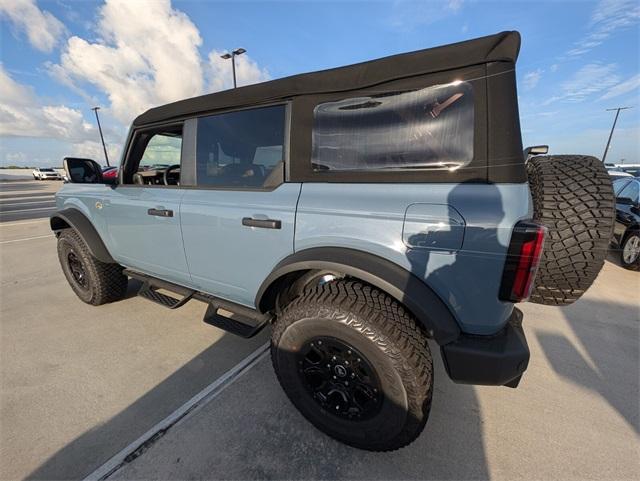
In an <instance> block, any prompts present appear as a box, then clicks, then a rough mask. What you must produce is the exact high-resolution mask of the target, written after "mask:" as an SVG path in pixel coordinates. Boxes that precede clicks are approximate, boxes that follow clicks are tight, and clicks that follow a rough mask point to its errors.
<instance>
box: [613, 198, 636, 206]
mask: <svg viewBox="0 0 640 481" xmlns="http://www.w3.org/2000/svg"><path fill="white" fill-rule="evenodd" d="M616 204H622V205H634V204H635V202H634V201H633V199H630V198H629V197H617V198H616Z"/></svg>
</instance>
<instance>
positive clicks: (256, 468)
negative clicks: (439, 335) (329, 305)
mask: <svg viewBox="0 0 640 481" xmlns="http://www.w3.org/2000/svg"><path fill="white" fill-rule="evenodd" d="M436 352H437V351H436ZM434 361H435V363H434V364H435V366H434V367H435V379H436V384H435V386H436V388H435V392H434V397H433V408H432V410H431V417H430V419H429V422H428V423H427V426H426V428H425V430H424V432H423V433H422V435H421V436H420V437H418V439H417V440H416V441H414V442H413V443H412V444H410V445H409V446H407V447H405V448H402V449H400V450H397V451H393V452H382V453H381V452H368V451H363V450H359V449H355V448H351V447H349V446H346V445H344V444H342V443H340V442H338V441H335V440H334V439H332V438H330V437H329V436H327V435H325V434H323V433H322V432H320V431H318V430H317V429H315V428H314V427H313V426H312V425H311V424H310V423H308V422H307V421H306V420H305V419H304V418H303V417H302V415H301V414H300V413H299V412H298V411H297V410H296V409H295V408H294V407H293V405H292V404H291V403H290V402H289V400H288V399H287V397H286V395H285V394H284V392H283V391H282V390H281V389H280V386H279V385H278V381H277V379H276V376H275V374H274V372H273V368H272V366H271V363H270V362H269V360H267V359H263V360H262V361H261V362H260V363H259V364H258V365H257V366H256V367H254V368H253V369H252V370H251V371H250V372H248V373H247V374H245V375H244V376H243V377H241V378H240V379H239V380H238V381H236V383H234V384H233V385H232V386H230V387H229V388H228V389H226V390H225V391H224V392H223V393H222V394H221V395H220V396H219V397H218V398H216V399H215V400H213V401H212V402H211V403H209V404H208V405H206V406H204V407H203V409H202V410H201V411H199V412H197V413H196V414H194V415H193V416H191V417H189V418H187V419H186V420H184V421H183V422H182V423H181V424H180V425H178V426H175V428H173V429H172V430H171V431H169V433H168V434H167V435H165V436H164V437H163V438H162V439H160V440H159V441H158V442H157V443H156V444H155V445H154V446H153V447H152V448H151V449H150V450H148V451H147V452H145V453H144V454H143V455H142V456H140V457H139V458H137V459H136V460H134V461H133V462H132V463H130V464H128V465H126V466H124V467H123V468H122V469H121V470H120V471H118V472H116V473H114V475H113V476H112V477H111V478H110V479H113V480H116V479H242V480H260V479H309V480H312V479H313V480H315V479H326V480H329V479H331V480H334V479H380V480H382V479H384V480H388V479H404V480H408V479H456V480H462V479H488V478H489V477H490V476H489V472H488V467H487V459H486V455H485V450H484V446H485V443H484V442H483V427H482V421H481V417H480V407H479V403H478V399H477V397H476V391H475V388H473V387H472V386H463V385H456V384H454V383H452V382H451V381H450V380H449V379H448V378H447V375H446V373H445V371H444V368H443V366H442V362H441V361H440V358H439V356H437V358H436V359H434Z"/></svg>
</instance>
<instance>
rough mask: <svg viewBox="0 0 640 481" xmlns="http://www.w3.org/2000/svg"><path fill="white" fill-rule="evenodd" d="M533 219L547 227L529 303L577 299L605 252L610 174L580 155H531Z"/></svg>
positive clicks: (609, 222)
mask: <svg viewBox="0 0 640 481" xmlns="http://www.w3.org/2000/svg"><path fill="white" fill-rule="evenodd" d="M527 175H528V178H529V186H530V188H531V194H532V197H533V209H534V219H535V220H536V221H538V222H541V223H542V224H543V225H545V226H546V227H547V229H548V234H547V237H546V239H545V243H544V250H543V253H542V257H541V260H540V266H539V269H538V273H537V275H536V279H535V283H534V287H533V290H532V293H531V297H530V299H529V300H530V301H531V302H534V303H536V304H546V305H551V306H561V305H568V304H571V303H573V302H575V301H576V300H578V299H579V298H580V297H581V296H582V295H583V294H584V293H585V292H586V290H587V289H588V288H589V287H590V286H591V284H593V281H594V280H595V279H596V277H597V276H598V273H599V272H600V269H602V266H603V264H604V260H605V258H606V256H607V250H608V246H609V242H610V240H611V234H612V230H613V223H614V216H615V203H614V202H615V197H614V194H613V188H612V185H611V178H610V177H609V174H608V173H607V171H606V169H605V167H604V165H603V164H602V162H601V161H600V160H598V159H596V158H595V157H590V156H584V155H554V156H537V157H533V158H532V159H531V160H529V162H528V163H527Z"/></svg>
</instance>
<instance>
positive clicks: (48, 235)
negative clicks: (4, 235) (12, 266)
mask: <svg viewBox="0 0 640 481" xmlns="http://www.w3.org/2000/svg"><path fill="white" fill-rule="evenodd" d="M45 237H54V235H53V234H47V235H37V236H34V237H25V238H23V239H13V240H6V241H0V244H11V243H12V242H22V241H28V240H33V239H44V238H45Z"/></svg>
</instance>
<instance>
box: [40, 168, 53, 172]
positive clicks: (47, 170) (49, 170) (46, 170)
mask: <svg viewBox="0 0 640 481" xmlns="http://www.w3.org/2000/svg"><path fill="white" fill-rule="evenodd" d="M40 172H53V169H40Z"/></svg>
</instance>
